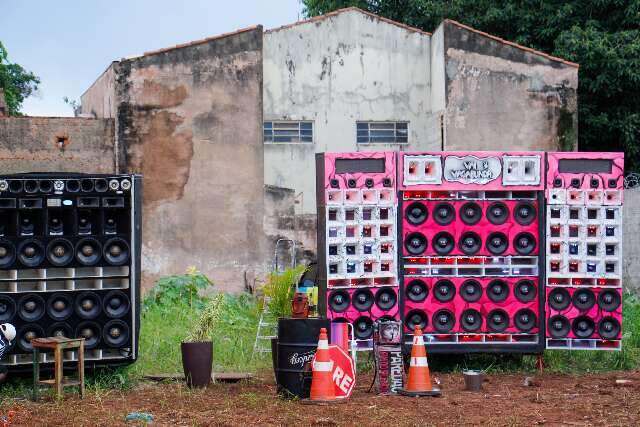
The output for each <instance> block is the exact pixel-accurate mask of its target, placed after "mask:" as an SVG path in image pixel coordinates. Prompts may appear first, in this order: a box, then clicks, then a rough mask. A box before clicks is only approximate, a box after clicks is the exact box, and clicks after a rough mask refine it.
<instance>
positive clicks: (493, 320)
mask: <svg viewBox="0 0 640 427" xmlns="http://www.w3.org/2000/svg"><path fill="white" fill-rule="evenodd" d="M507 327H509V315H508V314H507V312H506V311H504V310H502V309H500V308H497V309H495V310H491V311H490V312H489V315H488V316H487V329H489V330H490V331H492V332H502V331H504V330H505V329H507Z"/></svg>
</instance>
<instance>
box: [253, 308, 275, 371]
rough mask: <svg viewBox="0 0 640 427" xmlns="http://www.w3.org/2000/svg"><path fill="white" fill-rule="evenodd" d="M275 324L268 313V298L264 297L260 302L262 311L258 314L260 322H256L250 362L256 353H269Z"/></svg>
mask: <svg viewBox="0 0 640 427" xmlns="http://www.w3.org/2000/svg"><path fill="white" fill-rule="evenodd" d="M276 328H277V324H276V321H275V319H273V318H272V316H271V313H270V312H269V298H267V297H264V298H263V301H262V311H261V312H260V320H258V330H257V332H256V340H255V342H254V343H253V354H252V355H251V360H253V358H254V357H255V355H256V353H271V339H273V338H275V337H276V335H277V330H276Z"/></svg>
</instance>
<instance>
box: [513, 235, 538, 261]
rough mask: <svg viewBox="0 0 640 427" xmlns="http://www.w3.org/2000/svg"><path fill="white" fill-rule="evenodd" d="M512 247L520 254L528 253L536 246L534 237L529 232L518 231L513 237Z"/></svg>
mask: <svg viewBox="0 0 640 427" xmlns="http://www.w3.org/2000/svg"><path fill="white" fill-rule="evenodd" d="M513 247H515V248H516V252H518V254H520V255H529V254H530V253H532V252H533V251H534V250H535V248H536V238H535V237H534V236H533V234H531V233H527V232H524V233H518V234H517V235H516V237H515V239H513Z"/></svg>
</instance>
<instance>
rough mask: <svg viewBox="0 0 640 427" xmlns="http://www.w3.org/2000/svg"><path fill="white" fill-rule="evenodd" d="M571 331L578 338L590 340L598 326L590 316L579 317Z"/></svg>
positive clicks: (572, 324) (572, 323)
mask: <svg viewBox="0 0 640 427" xmlns="http://www.w3.org/2000/svg"><path fill="white" fill-rule="evenodd" d="M571 330H572V331H573V333H574V335H575V336H576V337H577V338H589V337H591V335H593V333H594V332H595V330H596V324H595V322H594V321H593V319H592V318H591V317H589V316H578V317H576V318H575V319H573V322H571Z"/></svg>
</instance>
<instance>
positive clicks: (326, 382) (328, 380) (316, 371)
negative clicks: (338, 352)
mask: <svg viewBox="0 0 640 427" xmlns="http://www.w3.org/2000/svg"><path fill="white" fill-rule="evenodd" d="M311 371H312V374H311V396H310V398H309V399H308V400H307V399H305V400H304V402H305V403H338V399H336V391H335V388H334V386H333V374H332V371H333V361H332V360H331V357H330V355H329V338H328V337H327V329H326V328H320V337H319V339H318V349H317V350H316V356H315V359H314V361H313V364H312V365H311Z"/></svg>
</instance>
